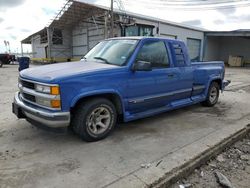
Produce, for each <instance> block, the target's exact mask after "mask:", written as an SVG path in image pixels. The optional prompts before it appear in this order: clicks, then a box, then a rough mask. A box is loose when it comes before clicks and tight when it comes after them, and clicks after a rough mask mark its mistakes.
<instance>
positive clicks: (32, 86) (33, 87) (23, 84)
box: [20, 80, 35, 89]
mask: <svg viewBox="0 0 250 188" xmlns="http://www.w3.org/2000/svg"><path fill="white" fill-rule="evenodd" d="M20 82H21V84H22V86H23V87H26V88H29V89H35V84H34V83H32V82H28V81H25V80H20Z"/></svg>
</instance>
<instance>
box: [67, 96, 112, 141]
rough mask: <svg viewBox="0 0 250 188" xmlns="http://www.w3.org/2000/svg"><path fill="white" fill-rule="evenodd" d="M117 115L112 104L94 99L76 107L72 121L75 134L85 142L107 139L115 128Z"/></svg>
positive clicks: (102, 99)
mask: <svg viewBox="0 0 250 188" xmlns="http://www.w3.org/2000/svg"><path fill="white" fill-rule="evenodd" d="M116 120H117V113H116V109H115V106H114V105H113V103H112V102H110V101H109V100H107V99H104V98H96V99H92V100H90V101H87V102H83V103H81V104H80V105H78V107H77V110H76V111H75V114H74V117H73V119H72V127H73V130H74V132H75V133H76V134H78V135H79V136H80V137H81V138H82V139H83V140H85V141H87V142H93V141H98V140H101V139H103V138H105V137H107V136H108V135H109V134H110V133H111V132H112V130H113V129H114V127H115V124H116Z"/></svg>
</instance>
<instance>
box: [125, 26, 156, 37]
mask: <svg viewBox="0 0 250 188" xmlns="http://www.w3.org/2000/svg"><path fill="white" fill-rule="evenodd" d="M153 28H154V26H149V25H136V26H128V27H126V28H125V36H153Z"/></svg>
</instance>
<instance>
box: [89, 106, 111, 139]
mask: <svg viewBox="0 0 250 188" xmlns="http://www.w3.org/2000/svg"><path fill="white" fill-rule="evenodd" d="M110 123H111V112H110V111H109V109H108V108H106V107H104V106H102V107H97V108H95V109H94V110H93V111H92V112H90V114H89V116H88V118H87V126H88V130H89V131H90V132H91V133H92V134H95V135H98V134H102V133H104V132H105V131H106V130H107V129H108V128H109V126H110Z"/></svg>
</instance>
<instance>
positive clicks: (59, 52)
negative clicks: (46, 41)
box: [51, 29, 72, 58]
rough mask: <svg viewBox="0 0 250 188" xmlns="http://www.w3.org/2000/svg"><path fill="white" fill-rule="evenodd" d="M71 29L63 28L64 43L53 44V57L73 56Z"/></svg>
mask: <svg viewBox="0 0 250 188" xmlns="http://www.w3.org/2000/svg"><path fill="white" fill-rule="evenodd" d="M71 33H72V32H71V30H69V29H63V30H62V39H63V43H62V44H58V45H56V44H51V57H55V58H70V57H71V54H72V52H71V49H72V47H71V46H72V37H69V36H71Z"/></svg>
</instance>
